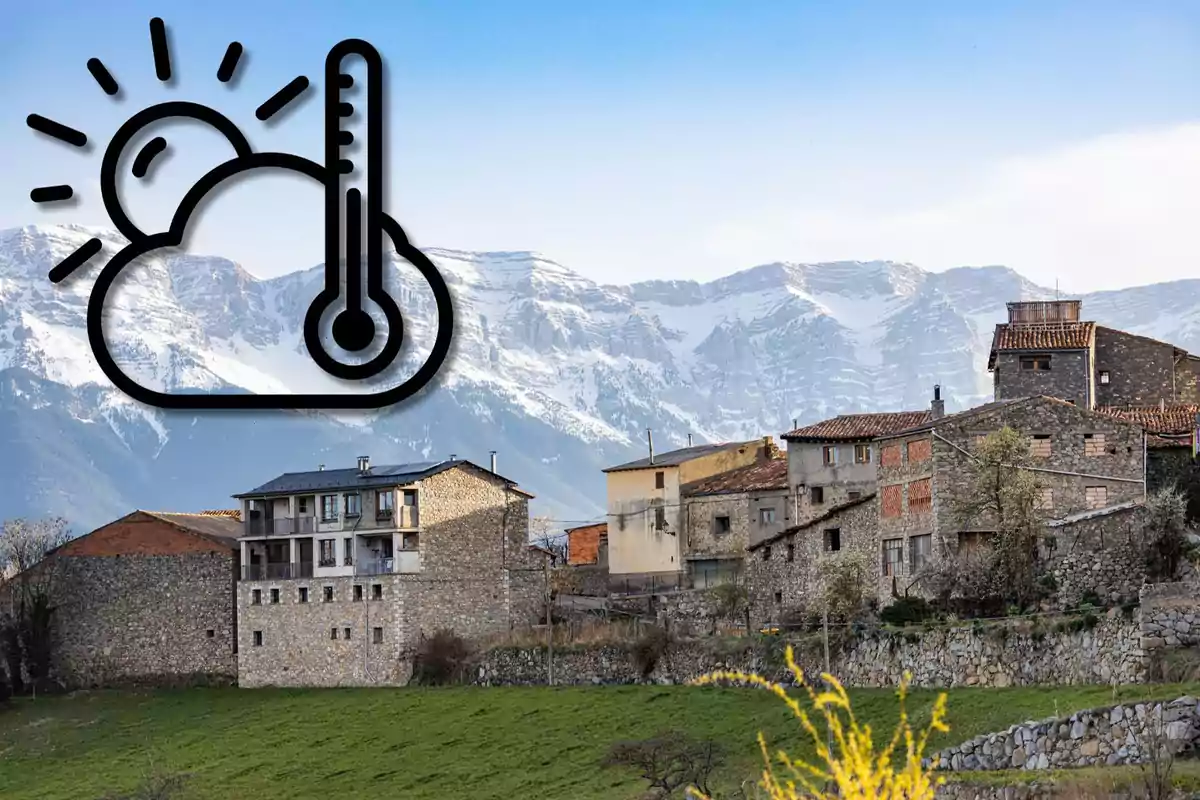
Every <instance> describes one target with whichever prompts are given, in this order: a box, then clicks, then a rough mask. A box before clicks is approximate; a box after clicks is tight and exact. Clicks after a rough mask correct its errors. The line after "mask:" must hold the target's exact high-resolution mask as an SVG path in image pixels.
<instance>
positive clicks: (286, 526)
mask: <svg viewBox="0 0 1200 800" xmlns="http://www.w3.org/2000/svg"><path fill="white" fill-rule="evenodd" d="M245 529H246V535H247V536H290V535H293V534H298V533H299V534H304V533H315V532H316V530H317V519H316V517H312V516H295V517H275V518H273V519H264V518H262V517H251V518H250V519H248V520H246V528H245Z"/></svg>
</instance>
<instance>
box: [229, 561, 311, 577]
mask: <svg viewBox="0 0 1200 800" xmlns="http://www.w3.org/2000/svg"><path fill="white" fill-rule="evenodd" d="M312 576H313V562H311V561H294V562H291V563H288V562H286V561H283V562H276V563H271V564H248V565H246V566H243V567H242V580H244V581H286V580H292V579H294V578H311V577H312Z"/></svg>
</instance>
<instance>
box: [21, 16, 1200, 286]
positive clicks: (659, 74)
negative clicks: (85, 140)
mask: <svg viewBox="0 0 1200 800" xmlns="http://www.w3.org/2000/svg"><path fill="white" fill-rule="evenodd" d="M109 6H110V4H101V3H90V2H89V3H84V2H71V3H67V2H39V3H36V4H32V3H22V4H21V7H19V8H15V9H6V13H5V17H6V19H5V22H6V29H5V30H4V31H3V32H0V69H2V70H3V75H4V76H5V77H4V78H3V80H2V81H0V95H2V97H3V102H4V106H5V108H7V109H9V113H7V114H6V115H4V118H3V119H0V143H2V145H3V150H2V152H3V154H4V155H3V156H0V158H3V174H4V176H5V178H6V180H5V181H4V182H3V183H4V186H3V190H2V191H0V227H9V226H13V225H22V224H28V223H31V222H79V223H84V224H105V221H106V217H105V215H104V212H103V208H102V207H101V206H100V204H99V200H98V197H97V196H96V194H95V185H96V178H97V175H98V167H99V160H100V154H101V152H102V147H103V144H104V143H105V142H106V141H107V138H108V137H109V136H110V135H111V134H112V132H113V131H114V130H115V129H116V127H117V126H118V125H119V124H120V122H122V121H123V120H124V119H125V118H126V117H127V116H129V115H130V114H132V113H133V112H134V111H136V110H137V109H139V108H141V107H142V106H144V105H148V104H151V103H154V102H159V101H161V100H165V99H186V100H194V101H199V102H205V103H208V104H211V105H213V106H214V107H216V108H217V109H218V110H220V111H222V112H223V113H225V114H227V115H228V116H230V117H231V118H232V119H234V120H235V121H236V122H237V123H238V124H239V125H240V126H241V127H242V130H243V131H244V132H246V133H247V135H248V136H249V137H250V139H251V142H252V143H253V144H254V146H255V147H256V149H275V150H289V151H294V152H297V153H299V154H301V155H307V156H309V157H311V158H314V159H318V160H319V158H320V139H319V127H318V126H319V122H320V103H319V100H320V97H319V94H320V91H321V90H322V89H323V87H322V86H321V85H320V77H321V67H322V62H323V58H324V53H325V51H326V50H327V49H328V48H329V46H331V45H332V44H333V43H334V42H336V41H337V40H338V39H340V38H344V37H347V36H359V37H363V38H366V39H369V40H370V41H372V42H373V43H374V44H375V45H376V46H377V47H378V48H379V49H380V51H381V52H382V53H383V55H384V57H385V59H386V60H387V62H388V65H389V76H390V81H391V84H390V91H389V95H390V101H391V112H390V116H389V126H390V140H391V153H390V156H391V162H390V163H391V174H392V188H391V196H390V203H389V207H390V211H391V212H392V214H393V216H395V217H396V218H397V219H398V220H399V221H400V223H401V224H402V225H403V226H404V227H405V228H406V230H407V231H408V233H409V235H410V237H411V238H412V239H413V241H415V242H416V243H417V244H418V245H420V246H426V247H428V246H436V247H448V248H457V249H476V250H538V251H541V252H543V253H545V254H546V255H547V256H548V257H550V258H553V259H555V260H558V261H560V262H562V263H564V264H566V265H567V266H569V267H572V268H574V269H576V270H578V271H580V272H582V273H584V274H585V275H588V276H589V277H592V278H594V279H597V280H601V281H608V282H625V281H631V280H638V279H643V278H648V277H658V278H696V279H711V278H714V277H718V276H720V275H723V274H728V273H730V272H733V271H735V270H738V269H743V268H746V267H749V266H752V265H754V264H757V263H763V262H767V261H773V260H794V261H804V260H823V259H824V260H827V259H840V258H850V259H871V258H890V259H896V260H909V261H913V262H915V263H917V264H919V265H921V266H925V267H927V268H931V269H943V268H946V267H949V266H953V265H958V264H991V263H1006V264H1008V265H1009V266H1012V267H1014V268H1016V269H1018V270H1019V271H1021V272H1022V273H1023V274H1025V275H1027V276H1029V277H1030V278H1032V279H1034V280H1037V281H1040V282H1042V283H1043V284H1050V285H1052V284H1053V282H1054V280H1056V279H1059V280H1061V281H1062V283H1063V286H1064V288H1067V289H1078V290H1086V289H1095V288H1108V287H1115V286H1121V285H1129V284H1134V283H1144V282H1148V281H1151V280H1168V279H1172V278H1179V277H1192V273H1194V269H1193V267H1192V263H1193V262H1194V261H1195V256H1196V255H1197V251H1198V249H1200V227H1198V226H1196V225H1195V224H1194V222H1192V221H1193V220H1194V219H1195V218H1196V215H1197V213H1200V200H1197V199H1194V198H1193V197H1192V196H1191V195H1192V194H1194V187H1195V186H1196V185H1198V182H1200V130H1198V128H1197V123H1200V119H1198V117H1200V88H1198V86H1200V84H1198V83H1197V78H1200V5H1197V4H1194V3H1184V2H1179V3H1169V2H1156V3H1145V4H1142V3H1136V4H1135V3H1128V2H1082V1H1081V2H1073V3H1064V2H1049V1H1048V0H1042V2H1006V3H987V4H984V3H962V2H924V3H887V2H877V3H851V2H843V3H835V2H826V3H807V2H800V1H799V0H794V1H793V2H752V1H750V0H747V1H746V2H727V3H704V2H665V1H664V2H659V3H653V4H648V3H635V2H604V3H591V4H576V3H563V2H475V3H466V2H424V3H416V2H396V3H394V4H384V3H380V2H336V3H335V2H325V3H316V2H288V3H283V2H245V1H243V2H240V3H234V2H223V1H222V0H207V1H206V2H203V3H186V4H184V3H171V4H167V3H161V2H159V3H146V2H123V3H121V4H120V5H119V7H118V8H116V9H112V8H110V7H109ZM385 6H386V7H385ZM651 6H652V7H651ZM155 15H160V16H162V17H163V18H164V19H165V20H166V23H167V26H168V28H169V30H170V33H171V38H172V59H173V66H174V69H175V71H176V73H177V75H178V83H177V85H176V86H174V87H172V88H165V87H163V86H161V85H160V84H159V83H158V82H157V80H156V79H155V76H154V69H153V61H152V57H151V50H150V43H149V34H148V21H149V19H150V17H152V16H155ZM234 39H236V40H238V41H240V42H242V43H243V44H244V45H245V47H246V49H247V51H248V53H249V58H248V60H247V61H246V63H245V64H244V65H243V71H244V72H243V75H242V79H241V82H240V83H239V84H238V85H237V87H236V88H235V89H229V88H228V87H226V86H223V85H221V84H220V83H218V82H217V80H216V78H215V72H216V67H217V65H218V63H219V61H220V58H221V55H222V53H223V52H224V49H225V45H226V44H227V43H228V42H229V41H231V40H234ZM92 56H96V57H99V58H101V60H103V61H104V63H105V64H106V65H108V67H109V68H110V70H111V71H112V73H113V74H114V76H115V77H116V78H117V80H118V81H119V82H120V84H121V85H122V87H123V89H124V99H123V100H122V102H119V103H116V102H113V101H111V100H110V99H109V98H108V97H106V96H105V95H104V94H103V92H101V91H100V89H99V87H98V86H97V85H96V84H95V83H94V82H93V81H92V79H91V77H90V76H89V75H88V73H87V70H86V68H85V62H86V61H87V59H88V58H90V57H92ZM298 74H305V75H308V76H309V77H310V78H311V79H313V80H314V82H315V83H316V86H315V87H314V89H313V90H311V94H312V95H313V96H312V97H310V98H309V102H307V103H306V104H305V105H304V106H302V107H300V108H298V109H296V110H295V111H294V113H292V114H290V115H289V116H288V117H287V118H286V119H284V120H282V121H281V122H280V124H278V125H276V126H273V127H269V128H268V127H265V126H263V125H262V124H261V123H259V122H258V121H257V120H255V119H254V116H253V111H254V108H255V107H256V106H257V105H258V104H259V103H261V102H262V100H264V99H265V98H266V97H268V96H269V95H270V94H272V93H273V92H274V91H275V90H276V89H277V88H279V87H281V86H283V85H284V84H285V83H287V82H288V81H289V80H290V79H291V78H293V77H295V76H296V75H298ZM31 112H37V113H41V114H43V115H45V116H49V117H52V118H55V119H58V120H60V121H62V122H64V123H67V124H69V125H72V126H74V127H77V128H80V129H82V130H84V131H85V132H87V133H88V134H89V136H90V137H91V138H92V139H93V140H94V141H96V142H97V149H96V150H94V151H93V152H91V153H90V154H82V153H78V152H73V151H71V149H70V148H67V147H64V146H61V145H56V144H54V143H51V142H47V141H44V140H41V139H40V138H39V137H36V136H34V135H33V134H32V133H31V132H30V131H29V130H28V129H27V128H26V127H25V124H24V119H25V116H26V115H27V114H28V113H31ZM164 135H165V136H166V137H167V138H168V141H170V142H171V144H172V152H171V153H170V155H169V157H168V158H166V159H164V160H163V162H162V163H160V164H157V165H156V176H155V180H154V182H153V184H152V185H151V186H149V187H147V186H135V185H133V184H135V183H136V181H134V180H133V179H132V178H129V179H128V183H129V184H130V186H129V187H128V188H130V201H129V204H130V208H131V214H132V216H133V217H134V219H135V221H137V222H139V223H140V224H142V227H143V228H144V229H149V228H155V227H160V226H161V224H162V223H164V222H165V220H166V219H167V218H168V216H169V213H170V210H171V209H172V208H173V204H174V203H175V202H177V200H178V198H179V197H180V196H182V193H183V191H184V189H185V188H186V186H188V185H190V183H191V182H192V181H193V180H194V179H195V178H196V177H198V176H199V175H200V174H202V173H203V172H205V171H207V170H208V169H210V168H211V167H213V166H215V165H216V164H217V163H220V161H222V160H224V159H225V158H226V157H228V155H229V153H228V152H227V147H226V145H224V143H223V142H222V141H221V140H220V139H218V138H216V137H215V136H213V135H212V134H210V133H208V132H204V131H199V132H197V131H194V130H182V131H176V132H174V133H167V132H164ZM147 138H148V137H147ZM53 183H71V184H72V185H74V186H75V188H76V190H77V192H79V193H80V194H81V196H82V203H81V204H80V205H79V206H78V207H77V208H73V209H66V210H63V211H54V212H48V211H46V210H44V209H41V208H36V207H34V206H33V204H32V203H30V202H29V200H28V190H29V189H30V188H32V187H33V186H37V185H44V184H53ZM319 214H320V196H319V193H317V192H316V190H315V189H314V188H312V187H309V186H306V185H302V184H300V183H299V182H297V181H292V180H291V179H287V178H284V177H280V176H272V177H269V178H267V179H264V180H262V181H261V182H257V183H255V184H246V185H244V186H242V187H239V188H238V189H236V190H234V191H233V192H231V193H229V194H228V195H225V196H222V198H221V201H220V203H219V204H216V205H214V208H213V210H212V212H211V213H208V214H206V215H205V217H204V220H203V223H202V224H201V225H200V226H199V228H198V229H197V230H196V232H195V238H194V239H193V240H192V245H191V249H192V250H196V251H205V252H217V253H220V254H223V255H228V256H230V257H233V258H236V259H237V260H239V261H241V262H242V263H243V264H244V265H245V266H246V267H247V268H248V269H249V270H250V271H252V272H254V273H256V274H260V275H274V274H279V273H280V272H286V271H290V270H292V269H297V268H300V267H305V266H310V265H312V264H314V263H317V262H319V261H320V258H321V255H320V251H321V233H320V225H319Z"/></svg>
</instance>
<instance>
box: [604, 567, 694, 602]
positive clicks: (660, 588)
mask: <svg viewBox="0 0 1200 800" xmlns="http://www.w3.org/2000/svg"><path fill="white" fill-rule="evenodd" d="M691 588H693V586H692V578H691V575H689V574H687V573H684V572H680V573H676V574H670V575H620V576H614V577H610V578H609V579H608V590H609V593H610V594H612V595H614V596H617V597H622V596H625V597H628V596H630V595H644V594H658V593H660V592H680V591H685V590H688V589H691Z"/></svg>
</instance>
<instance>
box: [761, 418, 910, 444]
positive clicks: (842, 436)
mask: <svg viewBox="0 0 1200 800" xmlns="http://www.w3.org/2000/svg"><path fill="white" fill-rule="evenodd" d="M931 419H933V414H932V413H931V412H929V411H889V412H884V413H881V414H842V415H840V416H836V417H834V418H833V419H827V420H822V421H821V422H816V423H813V424H812V425H807V426H805V427H803V428H796V430H794V431H790V432H788V433H785V434H784V435H783V438H784V439H786V440H789V441H802V440H810V441H822V442H833V441H841V440H849V439H870V438H872V437H875V436H882V435H883V434H887V433H895V432H896V431H902V430H906V429H908V428H913V427H916V426H917V425H922V424H924V423H926V422H929V421H930V420H931Z"/></svg>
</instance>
